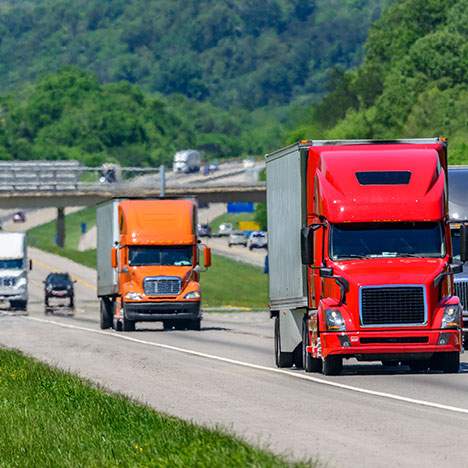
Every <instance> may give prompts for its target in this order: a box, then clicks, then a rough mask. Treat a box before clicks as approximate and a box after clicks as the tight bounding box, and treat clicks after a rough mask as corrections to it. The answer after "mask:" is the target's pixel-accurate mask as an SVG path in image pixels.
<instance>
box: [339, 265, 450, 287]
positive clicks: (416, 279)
mask: <svg viewBox="0 0 468 468" xmlns="http://www.w3.org/2000/svg"><path fill="white" fill-rule="evenodd" d="M445 264H446V259H444V258H375V259H365V260H350V261H345V262H339V263H335V274H336V275H340V276H343V277H345V278H346V279H347V280H348V281H349V282H350V283H353V284H355V285H357V286H358V287H359V286H363V285H381V284H427V283H429V282H430V281H432V280H433V279H434V278H435V276H437V275H438V274H439V273H440V272H441V271H442V269H443V267H444V265H445Z"/></svg>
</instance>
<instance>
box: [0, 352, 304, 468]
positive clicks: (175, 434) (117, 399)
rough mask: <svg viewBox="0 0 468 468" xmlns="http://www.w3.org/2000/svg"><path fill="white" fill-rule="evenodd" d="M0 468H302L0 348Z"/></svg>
mask: <svg viewBox="0 0 468 468" xmlns="http://www.w3.org/2000/svg"><path fill="white" fill-rule="evenodd" d="M0 405H1V411H0V427H1V428H2V436H1V437H0V466H11V467H14V466H18V467H42V466H44V467H45V466H64V467H75V466H161V467H166V466H167V467H169V466H180V467H182V466H200V467H201V466H219V467H221V466H242V467H243V466H262V467H263V466H265V467H270V466H271V467H276V466H278V467H281V466H309V464H306V463H301V464H294V465H292V464H291V463H288V461H287V460H285V459H283V458H280V457H276V456H274V455H273V454H271V453H269V452H267V451H264V450H259V449H256V448H253V447H251V446H250V445H248V444H247V443H245V442H242V441H240V440H239V439H237V438H235V437H233V436H231V435H229V434H226V433H224V432H222V431H217V430H209V429H206V428H203V427H200V426H196V425H194V424H190V423H188V422H184V421H182V420H179V419H177V418H173V417H170V416H166V415H162V414H160V413H157V412H155V411H154V410H152V409H151V408H149V407H147V406H143V405H140V404H137V403H135V402H133V401H131V400H129V399H127V398H125V397H123V396H119V395H111V394H108V393H106V392H104V391H102V390H100V389H98V388H96V387H94V386H92V385H90V384H88V383H87V382H85V381H83V380H82V379H80V378H78V377H74V376H72V375H70V374H67V373H65V372H62V371H59V370H57V369H53V368H51V367H48V366H46V365H45V364H41V363H39V362H37V361H35V360H34V359H31V358H27V357H25V356H23V355H22V354H20V353H18V352H15V351H7V350H4V349H0Z"/></svg>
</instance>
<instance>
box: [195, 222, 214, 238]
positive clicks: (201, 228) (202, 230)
mask: <svg viewBox="0 0 468 468" xmlns="http://www.w3.org/2000/svg"><path fill="white" fill-rule="evenodd" d="M197 231H198V237H211V227H210V225H209V224H199V225H198V228H197Z"/></svg>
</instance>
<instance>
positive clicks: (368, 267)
mask: <svg viewBox="0 0 468 468" xmlns="http://www.w3.org/2000/svg"><path fill="white" fill-rule="evenodd" d="M266 171H267V215H268V230H269V296H270V314H271V316H272V317H273V318H274V319H275V328H274V329H275V340H274V342H275V360H276V364H277V366H278V367H291V366H293V365H295V366H296V367H304V369H305V371H306V372H313V371H317V372H318V371H322V372H323V373H324V374H327V375H329V374H338V373H340V372H341V370H342V366H343V359H348V358H356V359H357V360H359V361H382V363H383V364H384V365H399V364H405V365H409V366H410V368H411V369H412V370H415V371H420V370H421V371H423V370H428V369H438V370H441V371H443V372H458V370H459V362H460V352H461V351H462V336H461V329H462V308H461V306H460V300H459V298H458V297H457V296H455V295H454V294H453V274H454V273H459V272H460V271H462V265H461V263H460V262H455V261H454V260H453V257H452V244H451V237H450V220H449V215H448V203H447V202H448V198H447V197H448V193H447V143H446V141H445V140H444V139H439V138H435V139H412V140H395V141H375V140H374V141H372V140H345V141H302V142H300V143H297V144H294V145H292V146H289V147H287V148H284V149H280V150H278V151H276V152H273V153H271V154H269V155H267V156H266ZM460 239H461V255H460V259H461V261H465V260H466V255H467V254H466V252H467V242H468V240H467V239H468V236H467V227H466V226H465V225H464V224H463V225H461V227H460Z"/></svg>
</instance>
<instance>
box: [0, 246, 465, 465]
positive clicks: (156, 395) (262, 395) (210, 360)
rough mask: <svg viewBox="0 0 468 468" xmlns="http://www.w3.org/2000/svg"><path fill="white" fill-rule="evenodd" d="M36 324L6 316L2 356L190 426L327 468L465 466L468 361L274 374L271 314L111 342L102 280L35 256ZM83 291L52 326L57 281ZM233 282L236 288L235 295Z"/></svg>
mask: <svg viewBox="0 0 468 468" xmlns="http://www.w3.org/2000/svg"><path fill="white" fill-rule="evenodd" d="M30 256H31V258H32V259H33V263H34V269H33V271H32V272H31V277H30V278H31V289H30V299H31V300H30V305H29V311H28V312H29V315H28V316H21V315H15V314H14V313H13V314H12V313H9V312H6V311H3V312H0V345H1V346H7V347H11V348H16V349H19V350H21V351H23V352H25V353H27V354H29V355H32V356H35V357H36V358H38V359H41V360H44V361H46V362H49V363H51V364H53V365H55V366H58V367H60V368H63V369H66V370H69V371H72V372H75V373H77V374H79V375H81V376H83V377H85V378H88V379H90V380H91V381H93V382H95V383H97V384H99V385H102V386H103V387H105V388H107V389H109V390H112V391H116V392H122V393H124V394H126V395H129V396H130V397H133V398H135V399H137V400H139V401H142V402H144V403H147V404H149V405H151V406H152V407H154V408H155V409H157V410H159V411H163V412H166V413H169V414H172V415H175V416H179V417H181V418H184V419H190V420H193V421H195V422H197V423H202V424H206V425H209V426H213V425H221V426H223V427H225V428H227V429H228V430H230V431H233V432H234V433H236V434H238V435H240V436H241V437H243V438H245V439H247V440H249V441H250V442H252V443H255V444H257V445H261V446H266V447H269V448H270V449H271V450H273V451H275V452H277V453H283V454H284V453H286V454H288V455H289V456H291V457H294V458H304V457H312V458H315V457H317V458H319V459H320V461H321V462H323V463H327V464H328V466H339V467H341V466H344V467H347V466H369V467H374V466H391V465H400V466H423V465H437V466H451V467H454V466H455V467H457V466H460V467H461V466H466V454H465V453H464V450H463V449H464V447H465V445H466V442H465V440H466V438H468V428H467V427H468V398H467V392H468V359H467V357H466V356H463V364H462V369H461V373H460V374H457V375H442V374H437V373H432V374H417V373H410V372H409V371H408V370H407V369H405V368H402V369H399V370H397V371H396V372H393V371H392V370H390V369H384V368H383V367H382V366H381V365H371V364H366V365H359V364H358V363H356V362H351V363H348V365H347V366H346V367H345V372H344V374H343V375H341V376H337V377H323V376H321V375H319V374H305V373H304V372H303V371H299V370H279V369H276V368H275V367H274V365H273V339H272V322H271V321H270V319H269V318H268V314H267V313H266V312H265V313H242V314H241V313H226V314H220V313H216V314H214V313H213V314H205V319H204V321H203V325H202V326H203V329H202V331H201V332H192V331H171V332H163V331H162V330H161V328H160V327H159V326H158V325H145V324H138V325H137V331H136V332H134V333H116V332H113V331H101V330H99V327H98V304H97V301H96V297H95V289H94V288H95V287H94V284H95V275H96V273H95V271H94V270H91V269H89V268H86V267H83V266H81V265H77V264H74V263H73V262H71V261H69V260H67V259H64V258H61V257H57V256H55V255H51V254H47V253H44V252H40V251H37V250H35V249H30ZM52 270H55V271H69V272H70V273H71V274H72V276H73V277H74V278H75V279H76V280H77V284H76V295H77V310H76V311H75V314H74V316H68V315H67V314H59V315H54V316H50V315H47V316H46V315H45V314H44V311H43V284H42V280H43V279H44V278H45V276H46V274H47V273H48V272H49V271H52ZM228 284H229V279H228V278H227V279H226V285H228Z"/></svg>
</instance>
